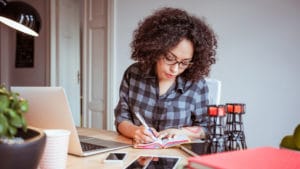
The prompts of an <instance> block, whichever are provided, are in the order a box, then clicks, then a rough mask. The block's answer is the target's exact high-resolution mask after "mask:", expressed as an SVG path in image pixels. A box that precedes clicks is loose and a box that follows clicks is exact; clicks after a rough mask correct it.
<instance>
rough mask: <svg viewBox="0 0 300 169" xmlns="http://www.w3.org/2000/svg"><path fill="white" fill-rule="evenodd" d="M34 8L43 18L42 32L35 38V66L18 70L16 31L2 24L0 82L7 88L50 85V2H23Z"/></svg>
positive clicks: (33, 0)
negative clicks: (16, 65) (16, 63)
mask: <svg viewBox="0 0 300 169" xmlns="http://www.w3.org/2000/svg"><path fill="white" fill-rule="evenodd" d="M9 1H13V0H9ZM22 1H23V2H25V3H28V4H30V5H31V6H32V7H34V8H35V9H36V10H37V12H38V13H39V14H40V17H41V30H40V33H39V36H38V37H35V38H34V66H33V67H30V68H16V67H15V58H16V30H14V29H12V28H10V27H8V26H6V25H4V24H2V23H1V24H0V26H1V32H0V34H2V36H3V39H1V40H2V42H1V44H0V46H1V49H3V51H2V52H1V53H0V57H1V60H2V62H3V61H4V63H2V65H1V67H0V70H1V75H2V76H1V78H0V82H1V83H5V84H6V85H7V86H10V85H11V86H45V85H47V84H48V81H49V80H48V79H49V71H48V65H47V63H48V62H49V61H48V59H49V51H48V50H49V46H48V41H46V40H45V39H49V36H48V33H47V32H48V31H49V30H48V25H49V24H48V20H49V19H48V15H49V14H48V12H49V11H48V7H47V6H48V4H49V2H48V0H43V1H37V0H22Z"/></svg>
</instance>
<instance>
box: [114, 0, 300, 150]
mask: <svg viewBox="0 0 300 169" xmlns="http://www.w3.org/2000/svg"><path fill="white" fill-rule="evenodd" d="M115 5H116V6H115V7H116V36H115V39H116V47H115V49H117V50H116V61H117V62H116V72H115V73H116V75H117V77H116V86H115V88H116V89H119V84H120V81H121V78H122V75H123V72H124V70H125V69H126V68H127V66H128V65H129V64H131V63H132V61H131V60H130V52H131V51H130V47H129V44H130V42H131V40H132V32H133V30H134V29H135V28H136V26H137V23H138V21H139V20H140V19H142V18H144V17H145V16H147V15H149V14H151V13H152V11H153V9H156V8H158V7H162V6H172V7H181V8H183V9H186V10H188V11H189V12H191V13H193V14H196V15H198V16H200V17H202V16H203V17H205V18H206V20H207V22H208V23H209V24H210V25H211V26H212V27H213V29H214V30H215V32H216V33H217V34H218V41H219V48H218V54H217V58H218V60H217V63H216V64H215V65H214V66H213V68H212V72H211V77H213V78H217V79H220V80H221V81H222V85H223V86H222V99H221V103H223V104H224V103H229V102H242V103H246V105H247V110H246V114H245V115H244V126H245V134H246V140H247V144H248V147H257V146H266V145H268V146H278V145H279V142H280V140H281V138H282V137H283V136H284V135H286V134H291V133H292V132H293V129H294V127H295V126H296V125H297V124H298V123H300V112H299V110H297V108H296V106H297V105H298V101H299V99H298V96H299V95H300V89H299V88H298V87H299V86H300V78H299V76H298V75H297V73H298V72H299V71H300V52H299V44H300V31H299V30H300V22H299V18H300V10H299V7H300V1H296V0H285V1H282V0H252V1H240V0H227V1H217V0H184V1H181V0H151V1H149V0H116V4H115ZM117 92H118V91H117V90H116V92H115V98H117V97H118V96H117V95H118V93H117Z"/></svg>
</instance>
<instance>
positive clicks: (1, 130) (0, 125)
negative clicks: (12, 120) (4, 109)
mask: <svg viewBox="0 0 300 169" xmlns="http://www.w3.org/2000/svg"><path fill="white" fill-rule="evenodd" d="M7 127H8V122H7V119H6V117H5V116H4V115H3V114H0V136H5V135H6V133H7Z"/></svg>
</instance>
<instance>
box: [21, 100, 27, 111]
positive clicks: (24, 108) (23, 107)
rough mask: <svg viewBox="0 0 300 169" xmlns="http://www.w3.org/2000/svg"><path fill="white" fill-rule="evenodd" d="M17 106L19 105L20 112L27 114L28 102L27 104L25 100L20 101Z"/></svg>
mask: <svg viewBox="0 0 300 169" xmlns="http://www.w3.org/2000/svg"><path fill="white" fill-rule="evenodd" d="M19 104H20V110H21V111H22V112H27V111H28V102H27V100H21V101H20V103H19Z"/></svg>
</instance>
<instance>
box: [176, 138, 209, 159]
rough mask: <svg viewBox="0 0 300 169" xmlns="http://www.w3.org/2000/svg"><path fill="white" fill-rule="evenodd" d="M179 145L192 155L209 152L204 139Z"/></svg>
mask: <svg viewBox="0 0 300 169" xmlns="http://www.w3.org/2000/svg"><path fill="white" fill-rule="evenodd" d="M179 147H180V149H182V150H183V151H184V152H186V153H188V154H189V155H191V156H199V155H204V154H208V153H207V152H206V143H205V142H204V141H199V142H191V143H186V144H181V145H180V146H179Z"/></svg>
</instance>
